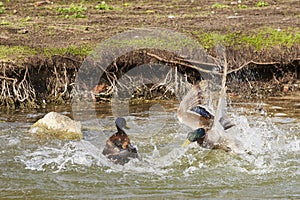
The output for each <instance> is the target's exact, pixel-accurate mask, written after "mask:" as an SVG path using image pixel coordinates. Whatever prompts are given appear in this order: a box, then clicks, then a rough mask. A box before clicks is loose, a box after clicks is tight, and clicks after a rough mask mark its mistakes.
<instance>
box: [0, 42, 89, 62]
mask: <svg viewBox="0 0 300 200" xmlns="http://www.w3.org/2000/svg"><path fill="white" fill-rule="evenodd" d="M91 53H92V48H91V47H88V46H80V47H76V46H68V47H65V48H30V47H27V46H6V45H0V60H22V59H23V58H28V57H32V56H35V55H43V56H45V57H51V56H53V55H66V54H70V55H78V56H82V57H85V56H87V55H89V54H91Z"/></svg>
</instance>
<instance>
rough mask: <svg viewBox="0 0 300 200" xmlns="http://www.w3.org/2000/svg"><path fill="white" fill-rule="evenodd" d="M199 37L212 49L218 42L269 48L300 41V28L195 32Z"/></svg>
mask: <svg viewBox="0 0 300 200" xmlns="http://www.w3.org/2000/svg"><path fill="white" fill-rule="evenodd" d="M193 34H194V35H196V36H197V37H198V38H199V42H200V43H201V45H202V46H203V47H204V48H206V49H210V48H213V47H214V46H216V45H217V44H223V45H228V46H241V47H245V46H251V47H254V48H255V49H257V50H260V49H263V48H265V49H268V48H272V47H274V46H287V47H291V46H292V45H294V44H299V43H300V29H299V28H296V29H295V28H294V29H292V28H290V29H286V30H277V29H272V28H264V29H262V30H259V31H257V32H253V33H247V34H245V33H244V34H241V33H229V34H220V33H217V32H212V33H197V32H193Z"/></svg>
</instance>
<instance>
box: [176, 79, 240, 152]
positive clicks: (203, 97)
mask: <svg viewBox="0 0 300 200" xmlns="http://www.w3.org/2000/svg"><path fill="white" fill-rule="evenodd" d="M209 84H211V83H210V82H209V81H205V80H203V81H201V82H199V83H198V84H195V85H193V86H192V87H191V89H190V90H189V92H188V93H187V94H186V95H185V96H184V97H183V99H182V101H181V102H180V104H179V107H178V110H177V118H178V120H179V122H181V123H183V124H185V125H186V126H189V127H190V128H192V130H193V131H192V132H189V133H188V136H187V140H186V141H185V143H184V144H183V145H182V146H187V145H188V144H189V143H192V142H195V141H197V143H198V144H199V145H200V146H202V147H205V148H210V149H224V150H226V151H227V149H228V148H227V147H223V146H220V145H218V144H216V143H215V142H213V141H211V140H210V139H209V138H210V137H209V136H212V135H213V133H212V131H210V130H211V129H212V127H213V125H214V120H215V116H214V112H213V110H212V109H211V108H210V107H209V106H208V105H209V101H210V100H211V96H210V95H213V93H212V92H211V91H209V90H210V89H211V88H210V87H209ZM224 116H225V115H224ZM219 122H220V125H221V127H222V128H223V129H224V130H227V129H229V128H231V127H233V126H235V125H234V124H233V123H231V122H230V121H229V120H227V119H226V117H221V118H220V119H219ZM210 133H211V135H209V134H210Z"/></svg>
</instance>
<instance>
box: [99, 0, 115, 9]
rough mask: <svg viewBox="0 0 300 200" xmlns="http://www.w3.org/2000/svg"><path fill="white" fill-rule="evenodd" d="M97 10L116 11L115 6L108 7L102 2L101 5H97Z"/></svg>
mask: <svg viewBox="0 0 300 200" xmlns="http://www.w3.org/2000/svg"><path fill="white" fill-rule="evenodd" d="M95 8H96V9H97V10H114V7H113V6H110V5H108V4H107V3H106V2H105V1H101V3H100V4H98V5H96V6H95Z"/></svg>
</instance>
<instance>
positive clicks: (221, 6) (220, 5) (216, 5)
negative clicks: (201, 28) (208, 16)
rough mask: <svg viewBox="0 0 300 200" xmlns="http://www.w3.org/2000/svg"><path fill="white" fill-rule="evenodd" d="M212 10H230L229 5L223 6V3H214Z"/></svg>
mask: <svg viewBox="0 0 300 200" xmlns="http://www.w3.org/2000/svg"><path fill="white" fill-rule="evenodd" d="M211 8H219V9H223V8H229V6H228V5H225V4H221V3H214V4H213V5H212V6H211Z"/></svg>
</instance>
